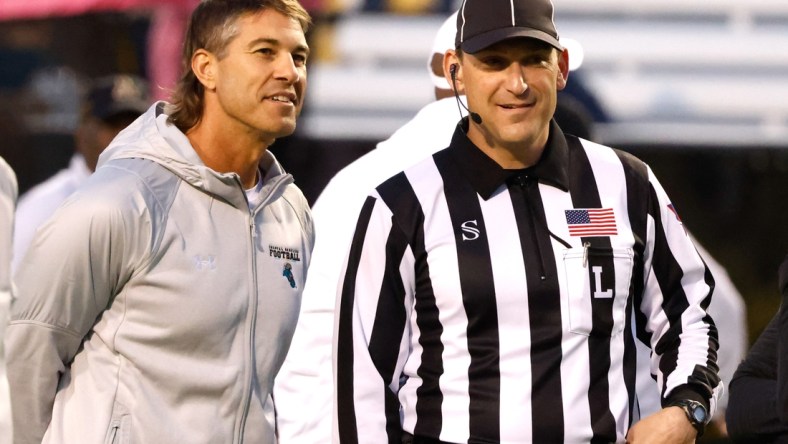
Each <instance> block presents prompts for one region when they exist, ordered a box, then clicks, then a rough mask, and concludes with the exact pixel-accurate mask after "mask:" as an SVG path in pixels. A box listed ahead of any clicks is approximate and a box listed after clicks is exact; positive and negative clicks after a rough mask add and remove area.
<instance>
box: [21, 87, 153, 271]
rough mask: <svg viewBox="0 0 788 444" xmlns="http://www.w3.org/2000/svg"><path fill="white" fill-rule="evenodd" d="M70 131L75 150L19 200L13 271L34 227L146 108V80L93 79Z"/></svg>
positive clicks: (83, 178) (92, 167)
mask: <svg viewBox="0 0 788 444" xmlns="http://www.w3.org/2000/svg"><path fill="white" fill-rule="evenodd" d="M83 102H84V103H83V104H82V110H81V117H80V120H79V124H78V126H77V129H76V132H75V134H74V145H75V147H76V153H75V154H74V155H73V156H72V158H71V162H70V164H69V166H68V168H66V169H63V170H61V171H60V172H58V173H57V174H55V175H54V176H52V177H51V178H49V179H48V180H46V181H45V182H43V183H40V184H38V185H37V186H35V187H33V188H32V189H30V190H29V191H28V192H26V193H25V194H23V195H22V197H21V198H20V199H19V206H18V209H17V213H16V227H17V229H16V231H15V233H14V257H13V266H12V269H14V270H15V269H16V267H17V265H18V264H19V262H20V261H21V260H22V257H23V256H24V254H25V252H26V251H27V248H28V247H29V245H30V242H31V240H32V239H33V235H34V234H35V231H36V229H37V228H38V227H39V226H40V225H41V223H43V222H44V221H45V220H46V219H48V218H49V216H51V215H52V213H54V212H55V210H56V209H57V208H58V207H59V206H60V204H61V203H63V201H64V200H65V199H66V198H67V197H68V196H69V195H71V193H73V192H74V191H75V190H76V189H77V188H78V187H79V186H80V185H81V184H82V183H83V182H84V181H85V180H86V179H87V178H88V177H89V176H90V174H92V173H93V171H94V170H95V169H96V162H97V161H98V156H99V154H101V152H102V151H103V150H104V149H105V148H106V147H107V145H109V143H110V142H111V141H112V139H114V138H115V136H116V135H117V134H118V133H119V132H120V131H121V130H122V129H123V128H125V127H126V126H128V125H129V124H130V123H131V122H133V121H134V120H135V119H136V118H137V117H139V115H140V114H142V113H143V112H145V110H146V109H147V108H148V106H149V100H148V86H147V83H146V82H145V81H144V80H143V79H141V78H138V77H135V76H131V75H126V74H117V75H112V76H107V77H102V78H100V79H97V80H96V81H95V82H94V83H93V84H92V86H91V87H90V89H89V91H88V92H87V94H86V95H85V97H84V100H83Z"/></svg>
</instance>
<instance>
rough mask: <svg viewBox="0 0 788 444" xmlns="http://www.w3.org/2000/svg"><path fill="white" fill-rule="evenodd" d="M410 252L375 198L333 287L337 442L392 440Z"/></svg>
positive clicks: (404, 348) (396, 428) (409, 292)
mask: <svg viewBox="0 0 788 444" xmlns="http://www.w3.org/2000/svg"><path fill="white" fill-rule="evenodd" d="M412 270H413V254H412V252H411V250H410V247H409V246H408V243H407V239H406V237H405V235H404V234H403V232H402V230H401V229H400V228H399V226H398V225H396V224H395V223H393V221H392V213H391V211H390V210H389V208H387V207H386V205H385V204H384V203H383V201H382V200H381V199H380V198H379V196H373V197H369V198H368V199H367V201H366V202H365V204H364V206H363V208H362V210H361V214H360V216H359V219H358V223H357V227H356V231H355V234H354V237H353V242H352V244H351V248H350V252H349V255H348V259H347V264H346V269H345V273H344V280H343V282H342V283H341V285H340V288H339V296H338V297H339V316H338V321H337V339H336V342H337V345H336V354H335V359H336V387H337V389H336V394H337V395H336V407H337V413H336V420H337V427H336V429H335V433H337V434H338V437H337V436H335V441H336V440H337V438H338V439H339V442H342V443H358V442H375V443H383V442H389V443H399V442H400V435H401V425H400V413H399V409H400V407H399V401H398V399H397V391H398V389H399V384H400V381H399V377H400V374H401V373H402V367H403V366H404V363H405V360H406V359H407V356H408V347H409V341H408V336H409V328H408V323H409V309H408V307H409V306H411V305H412V303H413V286H412V284H411V282H412V274H413V271H412Z"/></svg>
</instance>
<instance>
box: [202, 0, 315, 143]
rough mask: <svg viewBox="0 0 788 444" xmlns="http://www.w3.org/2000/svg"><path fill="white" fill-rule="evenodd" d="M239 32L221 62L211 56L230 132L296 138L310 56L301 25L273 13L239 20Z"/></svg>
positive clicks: (267, 10)
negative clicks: (234, 129)
mask: <svg viewBox="0 0 788 444" xmlns="http://www.w3.org/2000/svg"><path fill="white" fill-rule="evenodd" d="M236 26H238V34H237V35H236V36H235V37H234V38H233V39H232V40H231V41H230V43H229V44H228V45H227V47H226V49H225V50H224V51H223V54H222V56H221V57H218V56H217V55H211V57H212V64H211V67H212V71H211V74H212V75H213V76H212V78H211V80H212V81H213V82H214V83H213V84H212V85H209V86H212V87H213V88H214V91H215V93H216V98H217V101H218V104H219V106H218V109H217V111H218V112H220V113H222V114H223V115H224V117H225V118H226V120H227V121H228V124H229V125H230V126H236V125H239V126H241V127H242V128H246V130H248V131H250V132H256V133H259V134H260V135H261V137H262V138H264V139H269V138H277V137H281V136H286V135H289V134H292V133H293V131H294V130H295V126H296V117H297V116H298V115H299V113H300V112H301V108H302V106H303V104H304V92H305V90H306V59H307V55H308V53H309V49H308V47H307V44H306V39H305V37H304V32H303V30H302V29H301V26H300V24H299V23H298V21H297V20H295V19H293V18H290V17H287V16H285V15H283V14H281V13H279V12H278V11H276V10H274V9H270V8H269V9H264V10H263V11H261V12H258V13H255V14H248V15H244V16H241V17H240V18H239V19H238V20H237V22H236ZM228 129H229V128H228Z"/></svg>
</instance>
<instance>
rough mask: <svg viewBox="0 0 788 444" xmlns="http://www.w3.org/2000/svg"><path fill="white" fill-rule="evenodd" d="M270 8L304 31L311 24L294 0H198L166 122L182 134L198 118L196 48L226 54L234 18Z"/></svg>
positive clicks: (200, 100) (233, 33) (199, 85)
mask: <svg viewBox="0 0 788 444" xmlns="http://www.w3.org/2000/svg"><path fill="white" fill-rule="evenodd" d="M269 8H270V9H273V10H275V11H277V12H279V13H281V14H283V15H285V16H287V17H290V18H292V19H295V20H296V21H298V23H299V24H300V25H301V29H302V30H303V31H304V33H306V32H307V30H308V29H309V26H310V25H311V23H312V20H311V18H310V17H309V13H308V12H306V10H305V9H304V8H303V6H301V4H300V3H298V1H297V0H202V1H201V2H200V4H199V5H198V6H197V8H196V9H195V10H194V12H192V15H191V18H190V19H189V26H188V28H187V29H186V36H185V38H184V42H183V54H182V55H181V65H182V66H181V69H182V72H183V74H182V75H181V78H180V80H178V84H177V85H176V86H175V91H173V93H172V96H171V97H170V105H169V106H168V108H167V114H168V115H169V118H168V121H169V122H170V123H172V124H174V125H175V126H177V127H178V129H180V130H181V131H183V132H184V133H185V132H186V131H187V130H189V129H191V128H193V127H194V126H195V125H197V124H198V123H199V122H200V120H201V119H202V114H203V96H204V94H205V90H204V88H203V85H202V83H200V81H199V80H198V79H197V76H195V75H194V72H192V66H191V65H192V56H193V55H194V53H195V52H196V51H197V50H199V49H205V50H207V51H209V52H211V53H213V54H215V55H216V56H217V57H218V58H219V59H222V58H223V57H224V56H225V55H226V49H227V45H229V44H230V42H231V41H232V40H233V39H234V38H235V37H236V36H237V35H238V32H239V29H238V19H239V18H241V16H243V15H246V14H254V13H257V12H260V11H263V10H265V9H269Z"/></svg>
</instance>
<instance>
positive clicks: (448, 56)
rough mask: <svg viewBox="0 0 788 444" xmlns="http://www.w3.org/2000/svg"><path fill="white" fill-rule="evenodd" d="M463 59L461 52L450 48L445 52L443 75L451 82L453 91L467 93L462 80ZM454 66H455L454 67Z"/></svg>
mask: <svg viewBox="0 0 788 444" xmlns="http://www.w3.org/2000/svg"><path fill="white" fill-rule="evenodd" d="M461 61H462V59H461V57H460V54H459V53H458V52H457V51H456V50H454V49H449V50H448V51H446V53H445V54H443V77H445V78H446V82H448V83H449V86H450V87H451V89H452V91H455V92H456V93H457V94H460V95H462V94H465V84H464V83H463V81H462V64H461V63H460V62H461ZM452 66H454V67H453V68H452Z"/></svg>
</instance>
